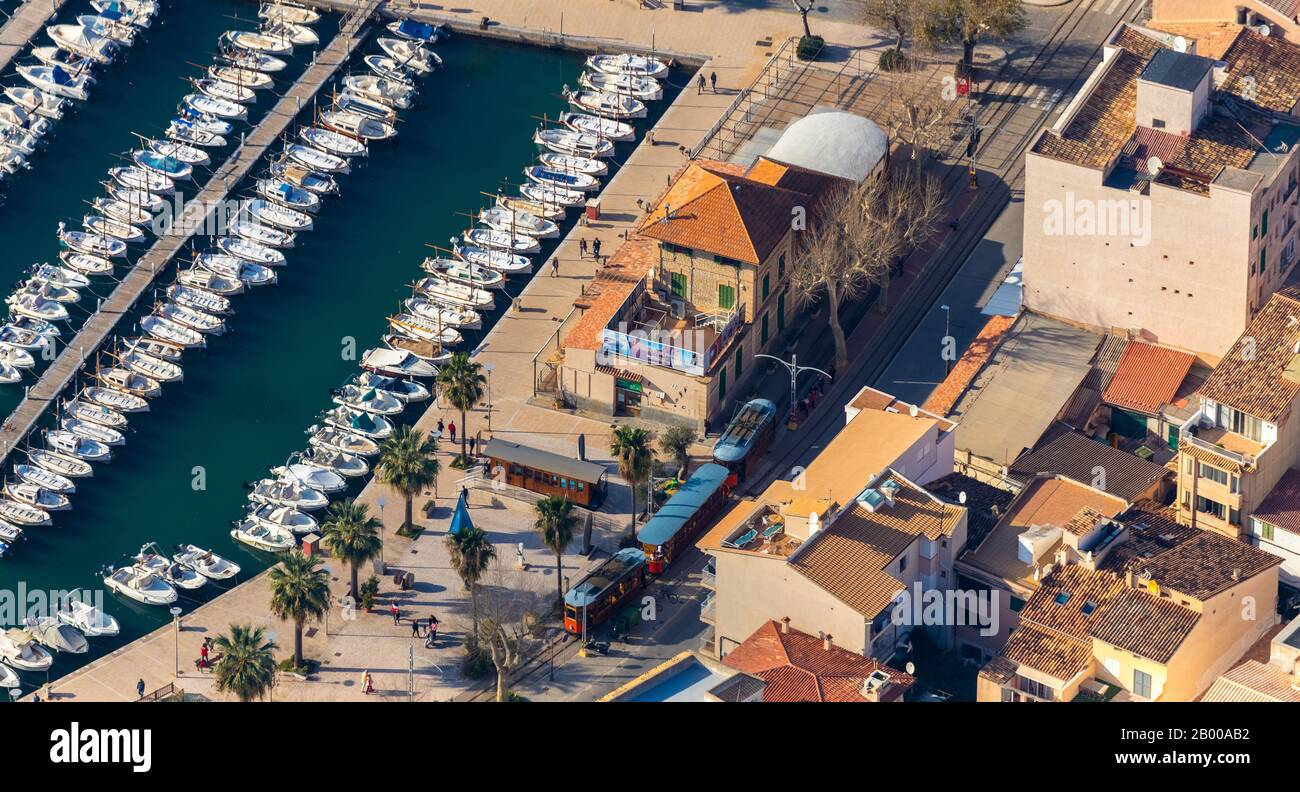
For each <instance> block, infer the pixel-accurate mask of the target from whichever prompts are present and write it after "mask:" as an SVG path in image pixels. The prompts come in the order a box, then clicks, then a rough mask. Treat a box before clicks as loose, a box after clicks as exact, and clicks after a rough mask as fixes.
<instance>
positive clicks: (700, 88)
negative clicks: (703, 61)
mask: <svg viewBox="0 0 1300 792" xmlns="http://www.w3.org/2000/svg"><path fill="white" fill-rule="evenodd" d="M702 93H704V75H703V74H701V75H700V79H698V80H696V81H695V95H696V96H699V95H700V94H702Z"/></svg>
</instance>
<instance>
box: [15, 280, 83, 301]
mask: <svg viewBox="0 0 1300 792" xmlns="http://www.w3.org/2000/svg"><path fill="white" fill-rule="evenodd" d="M14 294H16V295H18V294H23V295H33V296H36V297H40V298H41V299H43V300H53V301H54V302H59V303H64V304H66V305H72V304H73V303H78V302H81V293H80V292H78V291H77V290H76V289H74V288H71V287H69V286H60V285H59V284H57V283H53V282H51V281H48V280H44V279H42V278H38V277H35V276H33V277H31V278H28V279H27V281H26V282H24V283H23V285H22V286H19V287H18V288H17V289H16V290H15V291H14Z"/></svg>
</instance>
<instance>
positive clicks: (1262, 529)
mask: <svg viewBox="0 0 1300 792" xmlns="http://www.w3.org/2000/svg"><path fill="white" fill-rule="evenodd" d="M1251 522H1253V523H1254V524H1255V535H1256V536H1258V537H1259V538H1260V539H1264V540H1266V541H1269V542H1271V541H1273V525H1272V523H1266V522H1264V521H1263V520H1258V519H1255V518H1253V517H1252V518H1251Z"/></svg>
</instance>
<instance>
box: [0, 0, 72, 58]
mask: <svg viewBox="0 0 1300 792" xmlns="http://www.w3.org/2000/svg"><path fill="white" fill-rule="evenodd" d="M63 2H64V0H25V2H24V3H23V4H22V5H20V6H18V7H17V8H15V9H14V13H13V16H11V17H10V18H9V19H8V20H6V21H5V23H4V26H3V27H0V71H4V70H5V68H6V67H7V66H8V65H9V63H10V61H12V60H13V59H14V57H15V56H17V55H18V53H20V52H22V51H23V49H24V48H26V47H27V44H28V42H30V41H31V40H32V36H35V35H36V34H38V33H40V32H41V31H42V30H44V29H45V23H46V22H49V21H50V17H52V16H54V15H55V14H57V13H58V11H59V9H60V8H61V7H62V6H63ZM47 43H48V42H47Z"/></svg>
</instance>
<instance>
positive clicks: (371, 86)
mask: <svg viewBox="0 0 1300 792" xmlns="http://www.w3.org/2000/svg"><path fill="white" fill-rule="evenodd" d="M343 87H344V88H345V89H347V90H348V91H351V92H353V93H355V94H357V95H359V96H364V97H366V98H367V99H371V100H373V101H376V102H381V103H383V104H386V105H388V106H389V107H393V108H397V109H398V110H408V109H410V108H411V107H412V106H413V105H414V104H415V98H416V91H415V88H413V87H412V86H410V85H409V84H407V83H403V82H397V81H395V80H389V79H386V78H384V77H380V76H378V75H375V74H350V75H348V76H347V77H344V78H343Z"/></svg>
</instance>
